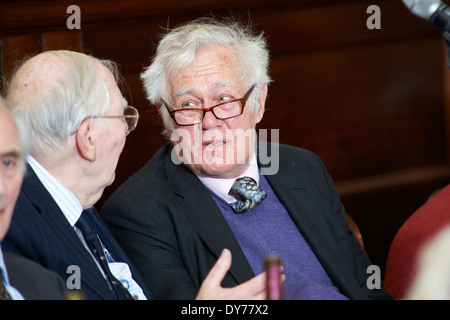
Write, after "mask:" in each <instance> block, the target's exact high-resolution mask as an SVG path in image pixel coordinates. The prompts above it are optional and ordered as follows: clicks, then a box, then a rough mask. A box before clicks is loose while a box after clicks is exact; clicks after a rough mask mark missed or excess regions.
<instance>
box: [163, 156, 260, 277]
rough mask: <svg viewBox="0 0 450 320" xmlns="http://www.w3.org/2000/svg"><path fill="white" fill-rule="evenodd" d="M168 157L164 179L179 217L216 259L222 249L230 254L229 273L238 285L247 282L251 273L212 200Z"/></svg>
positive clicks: (189, 171)
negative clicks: (169, 185)
mask: <svg viewBox="0 0 450 320" xmlns="http://www.w3.org/2000/svg"><path fill="white" fill-rule="evenodd" d="M168 154H169V156H167V157H166V164H165V168H166V174H167V180H168V182H169V183H172V184H173V190H174V194H175V196H176V197H179V198H180V199H181V201H182V206H183V214H186V215H187V217H188V219H189V221H190V223H191V225H192V227H193V228H194V229H195V230H196V232H197V233H198V235H199V236H200V238H202V240H203V242H204V245H205V246H207V247H208V248H209V249H210V250H211V251H212V252H213V253H214V255H215V256H216V258H218V257H219V255H220V254H221V253H222V250H223V249H224V248H227V249H229V250H230V251H231V254H232V260H233V262H232V265H231V268H230V271H229V273H230V274H231V276H232V277H233V278H234V279H235V280H236V281H237V282H238V283H241V282H244V281H247V280H248V279H249V278H251V277H253V276H254V273H253V271H252V269H251V267H250V265H249V263H248V261H247V258H246V257H245V255H244V253H243V252H242V250H241V248H240V246H239V244H238V242H237V240H236V238H235V237H234V235H233V232H232V231H231V229H230V228H229V226H228V223H227V222H226V220H225V218H224V217H223V215H222V213H221V212H220V210H219V208H218V207H217V205H216V203H215V202H214V200H213V198H212V197H211V195H210V194H209V192H208V191H207V189H206V188H205V187H204V186H203V184H202V182H201V181H200V180H199V179H198V178H197V176H196V175H195V174H193V173H192V171H191V170H189V169H188V168H187V167H186V166H184V165H182V164H180V165H176V164H174V163H173V162H172V160H171V158H170V152H169V153H168Z"/></svg>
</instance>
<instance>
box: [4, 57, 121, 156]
mask: <svg viewBox="0 0 450 320" xmlns="http://www.w3.org/2000/svg"><path fill="white" fill-rule="evenodd" d="M105 74H108V75H109V76H110V77H111V74H112V77H113V78H114V79H115V80H116V79H117V74H118V72H117V67H116V65H115V64H114V63H113V62H111V61H108V60H100V59H97V58H94V57H91V56H88V55H85V54H82V53H78V52H74V51H66V50H60V51H46V52H43V53H40V54H38V55H36V56H34V57H32V58H30V59H28V60H27V61H25V62H24V63H23V64H22V65H21V66H20V67H19V68H18V70H17V71H16V73H15V74H14V75H13V77H12V79H11V82H10V84H9V88H8V91H7V95H6V97H7V101H8V103H9V104H10V106H11V108H12V109H13V112H14V114H16V115H17V116H18V118H20V119H22V120H23V121H24V123H25V124H26V126H28V127H29V128H30V130H31V133H32V137H33V138H32V150H31V153H32V154H36V153H37V152H41V151H42V152H48V151H49V148H50V149H58V148H59V147H60V146H61V145H64V144H65V143H66V142H67V140H68V138H69V137H70V136H71V135H73V133H74V132H76V130H77V129H78V127H79V126H80V124H81V122H82V121H83V120H84V119H85V118H86V117H88V116H101V115H104V114H105V113H106V112H107V110H108V107H109V98H110V97H109V92H108V86H109V87H111V86H116V85H117V83H116V81H113V82H114V83H113V84H107V83H106V82H105V76H104V75H105Z"/></svg>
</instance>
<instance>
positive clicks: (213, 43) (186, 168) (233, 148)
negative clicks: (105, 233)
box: [102, 18, 391, 300]
mask: <svg viewBox="0 0 450 320" xmlns="http://www.w3.org/2000/svg"><path fill="white" fill-rule="evenodd" d="M268 65H269V52H268V49H267V45H266V41H265V38H264V37H263V35H262V34H256V33H254V32H253V30H251V27H250V26H244V25H242V24H239V23H235V22H233V21H225V22H223V23H222V22H220V21H218V20H215V19H209V18H202V19H197V20H195V21H193V22H190V23H187V24H185V25H183V26H180V27H178V28H175V29H173V30H170V31H169V32H168V33H167V34H166V35H164V37H163V38H162V40H161V41H160V43H159V45H158V48H157V52H156V55H155V56H154V58H153V60H152V63H151V64H150V66H148V67H147V68H146V70H145V71H144V72H143V73H142V74H141V78H142V80H143V84H144V88H145V91H146V94H147V98H148V99H149V101H150V102H151V104H153V105H155V106H156V108H157V110H158V112H159V114H160V116H161V118H162V121H163V126H164V135H165V136H166V137H167V138H168V139H170V142H169V143H167V144H166V145H164V146H163V147H162V148H161V149H160V150H159V151H158V152H157V153H156V154H155V155H154V156H153V158H152V159H150V161H149V162H148V163H147V164H146V165H145V166H144V167H143V168H141V169H140V170H139V171H138V172H137V173H136V174H135V175H133V176H132V177H131V178H130V179H128V180H127V181H126V182H125V183H124V184H123V185H122V186H121V187H119V188H118V190H116V191H115V192H114V194H113V195H112V196H111V197H110V198H109V199H108V200H107V201H106V202H105V204H104V206H103V208H102V216H103V217H104V219H105V221H106V223H107V224H108V226H109V227H110V229H111V232H112V233H113V234H114V236H115V237H116V239H117V240H118V242H119V243H120V244H121V245H122V247H123V248H124V250H125V251H126V252H127V253H128V255H129V256H130V258H131V260H132V261H133V262H134V264H135V265H136V267H137V268H138V270H139V271H140V273H141V275H142V276H143V278H144V280H145V281H146V283H147V285H149V286H150V287H151V288H152V292H153V294H154V295H155V297H157V298H161V299H191V298H193V297H195V296H196V295H197V294H198V292H199V288H200V286H201V285H202V283H203V281H204V280H205V278H206V276H207V274H208V272H209V270H210V269H211V268H212V266H213V264H214V261H216V259H217V258H218V256H219V255H220V253H221V252H222V250H224V248H227V249H229V250H230V251H231V253H232V257H233V263H232V266H231V269H230V271H229V272H228V273H227V275H226V277H225V279H224V286H225V287H233V286H235V285H239V284H241V283H243V282H245V281H249V280H250V279H252V278H253V277H255V276H259V275H261V274H262V273H263V271H264V266H263V260H264V258H265V257H266V256H267V255H270V254H277V255H280V256H281V258H282V261H283V267H284V274H285V276H286V280H285V283H284V290H285V298H286V299H338V300H340V299H377V298H379V299H384V298H385V299H389V298H391V297H390V295H389V294H388V293H387V292H386V291H385V290H384V289H383V288H380V289H373V290H370V289H368V288H367V285H366V281H367V277H368V275H367V273H366V271H367V267H368V266H369V265H371V262H370V260H369V258H368V256H367V254H366V252H365V250H364V249H363V248H362V247H361V245H360V244H359V243H358V241H357V239H356V238H355V236H354V234H353V233H352V231H351V229H350V227H349V226H348V224H347V222H346V218H345V215H344V214H345V210H344V207H343V205H342V203H341V201H340V198H339V195H338V192H337V190H336V188H335V187H334V185H333V182H332V179H331V177H330V176H329V174H328V173H327V171H326V168H325V166H324V164H323V163H322V161H321V160H320V159H319V158H318V157H317V156H316V155H314V154H313V153H311V152H309V151H307V150H304V149H300V148H296V147H292V146H286V145H278V144H270V143H264V142H261V141H258V137H257V135H256V126H257V124H258V123H259V122H260V121H261V120H262V118H263V115H264V111H265V103H266V97H267V94H268V84H269V83H270V81H271V79H270V77H269V75H268ZM281 107H282V106H279V108H281ZM273 110H274V111H273V112H276V108H273ZM268 154H271V155H276V156H275V157H273V159H272V160H273V163H271V166H267V165H266V164H267V162H266V161H265V160H266V158H267V155H268ZM263 157H265V158H263ZM263 160H264V161H263ZM274 168H275V169H274Z"/></svg>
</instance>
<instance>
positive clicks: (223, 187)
mask: <svg viewBox="0 0 450 320" xmlns="http://www.w3.org/2000/svg"><path fill="white" fill-rule="evenodd" d="M251 159H252V160H251V161H250V164H249V165H248V167H247V169H246V170H245V171H244V172H243V173H242V174H241V175H240V176H239V177H236V178H231V179H220V178H210V177H200V176H198V178H199V179H200V181H201V182H202V183H203V184H204V185H205V186H206V187H207V188H209V189H210V190H212V191H213V192H214V193H215V194H217V195H218V196H219V197H221V198H222V199H223V200H225V201H226V202H228V203H233V202H236V199H235V198H234V197H232V196H230V195H229V194H228V192H230V189H231V187H232V186H233V183H234V182H235V181H236V179H237V178H240V177H250V178H253V179H254V180H255V181H256V184H259V168H258V164H257V163H256V157H255V154H254V153H253V157H252V158H251Z"/></svg>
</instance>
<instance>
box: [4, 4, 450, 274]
mask: <svg viewBox="0 0 450 320" xmlns="http://www.w3.org/2000/svg"><path fill="white" fill-rule="evenodd" d="M71 4H75V5H77V6H78V7H79V8H80V15H81V25H80V27H81V28H80V29H72V30H71V29H68V27H67V26H66V22H67V20H68V19H69V18H70V16H71V14H72V13H73V12H72V11H70V12H69V13H67V12H66V11H67V7H68V6H69V5H71ZM373 4H375V5H377V6H378V7H379V8H380V12H381V16H380V17H381V20H380V22H381V23H380V27H381V28H380V29H369V28H368V27H367V25H366V22H367V20H368V19H369V18H370V16H371V13H367V8H368V7H369V6H370V5H373ZM210 14H213V15H216V16H229V15H233V16H234V17H235V18H237V19H239V20H242V21H244V22H248V21H251V22H252V24H253V26H254V28H255V29H257V30H260V31H264V33H265V35H266V36H267V37H268V43H269V47H270V50H271V53H272V57H271V64H270V75H271V77H272V78H273V80H274V82H273V83H272V84H271V85H270V87H269V97H268V101H267V111H266V114H265V117H264V119H263V121H262V123H261V125H260V127H259V128H261V129H271V128H273V129H279V135H280V136H279V140H280V142H281V143H287V144H292V145H295V146H298V147H302V148H306V149H309V150H312V151H313V152H315V153H317V154H318V155H319V156H320V157H321V158H322V160H323V161H324V162H325V164H326V166H327V168H328V170H329V171H330V173H331V175H332V177H333V178H334V181H335V184H336V186H337V188H338V190H339V192H340V194H341V197H342V201H343V203H344V205H345V207H346V209H347V211H348V212H349V213H350V215H351V216H352V217H353V219H354V220H355V221H356V223H357V224H358V226H359V229H360V231H361V233H362V236H363V240H364V245H365V247H366V250H367V252H368V254H369V256H370V257H371V259H372V262H373V263H374V264H377V265H379V266H380V267H381V270H382V272H384V266H385V262H386V257H387V252H388V249H389V245H390V243H391V241H392V239H393V237H394V235H395V232H396V231H397V230H398V228H399V227H400V226H401V224H402V223H403V222H404V221H405V220H406V219H407V218H408V217H409V215H411V214H412V213H413V212H414V211H415V210H416V209H417V208H418V207H419V206H420V205H421V204H423V203H424V202H425V201H426V200H427V198H428V197H429V196H430V194H431V193H432V192H434V191H435V190H436V189H438V188H441V187H442V186H445V185H446V184H447V183H448V181H449V178H450V166H449V152H450V146H449V121H450V118H449V97H450V95H449V89H448V87H449V84H448V83H447V82H448V71H447V52H446V47H445V45H444V42H443V40H442V39H441V35H440V32H439V30H438V29H437V28H435V27H433V26H432V25H430V24H429V23H427V22H426V21H423V20H421V19H419V18H417V17H415V16H413V15H411V14H410V12H409V11H408V10H407V8H406V7H404V5H403V4H402V2H401V1H400V0H376V1H364V0H356V1H352V0H340V1H331V0H330V1H326V0H314V1H313V0H310V1H308V0H277V1H273V0H189V1H175V0H127V1H125V0H116V1H105V0H100V1H83V0H75V1H71V2H67V1H21V0H15V1H8V0H3V1H1V3H0V45H1V48H0V50H1V51H0V54H1V57H0V76H1V77H2V79H8V77H9V76H10V74H11V72H12V70H13V69H14V68H15V66H16V64H17V61H20V60H21V59H23V58H24V57H25V56H29V55H32V54H36V53H38V52H41V51H44V50H52V49H70V50H77V51H82V52H85V53H90V54H93V55H94V56H96V57H100V58H108V59H112V60H114V61H116V62H118V63H119V64H120V66H121V73H122V74H123V76H124V78H125V81H126V85H124V87H123V90H124V95H125V96H126V98H127V99H128V101H129V103H130V104H131V105H133V106H136V107H137V108H138V109H139V111H140V113H141V119H140V122H139V125H138V128H137V130H136V131H135V132H133V133H132V134H130V135H129V136H128V142H127V145H126V147H125V149H124V152H123V154H122V157H121V161H120V162H119V166H118V168H117V172H116V181H115V183H114V184H113V185H112V186H110V187H108V188H107V189H106V190H105V193H104V195H103V197H102V199H101V200H100V202H99V203H98V204H97V206H98V208H100V207H101V204H102V203H103V201H104V200H105V199H106V198H107V197H108V196H109V195H110V194H111V193H112V192H113V191H114V190H115V189H116V188H117V187H118V186H119V185H120V184H121V183H122V182H123V181H125V179H126V178H127V177H129V176H130V175H131V174H133V173H134V172H135V171H137V170H138V169H139V168H140V167H141V166H142V165H143V164H144V163H145V162H146V161H147V160H148V159H149V158H150V157H151V156H152V155H153V154H154V153H155V152H156V151H157V150H158V149H159V148H160V147H161V146H162V145H163V144H164V143H165V141H164V139H163V138H162V136H161V135H160V131H161V127H160V125H159V120H158V117H157V114H156V111H155V109H153V108H152V107H151V106H149V104H148V102H147V101H146V100H145V96H144V93H143V90H142V86H141V83H140V80H139V74H140V72H141V71H142V69H143V67H144V66H147V65H148V63H149V61H150V59H151V57H152V56H153V54H154V49H155V46H156V44H157V42H158V39H159V35H160V34H161V33H162V32H163V31H164V29H165V28H167V27H169V28H171V27H174V26H177V25H178V24H180V23H183V22H186V21H188V20H191V19H194V18H196V17H199V16H204V15H210ZM2 88H4V84H3V83H2ZM270 138H271V137H270V135H269V140H270Z"/></svg>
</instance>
